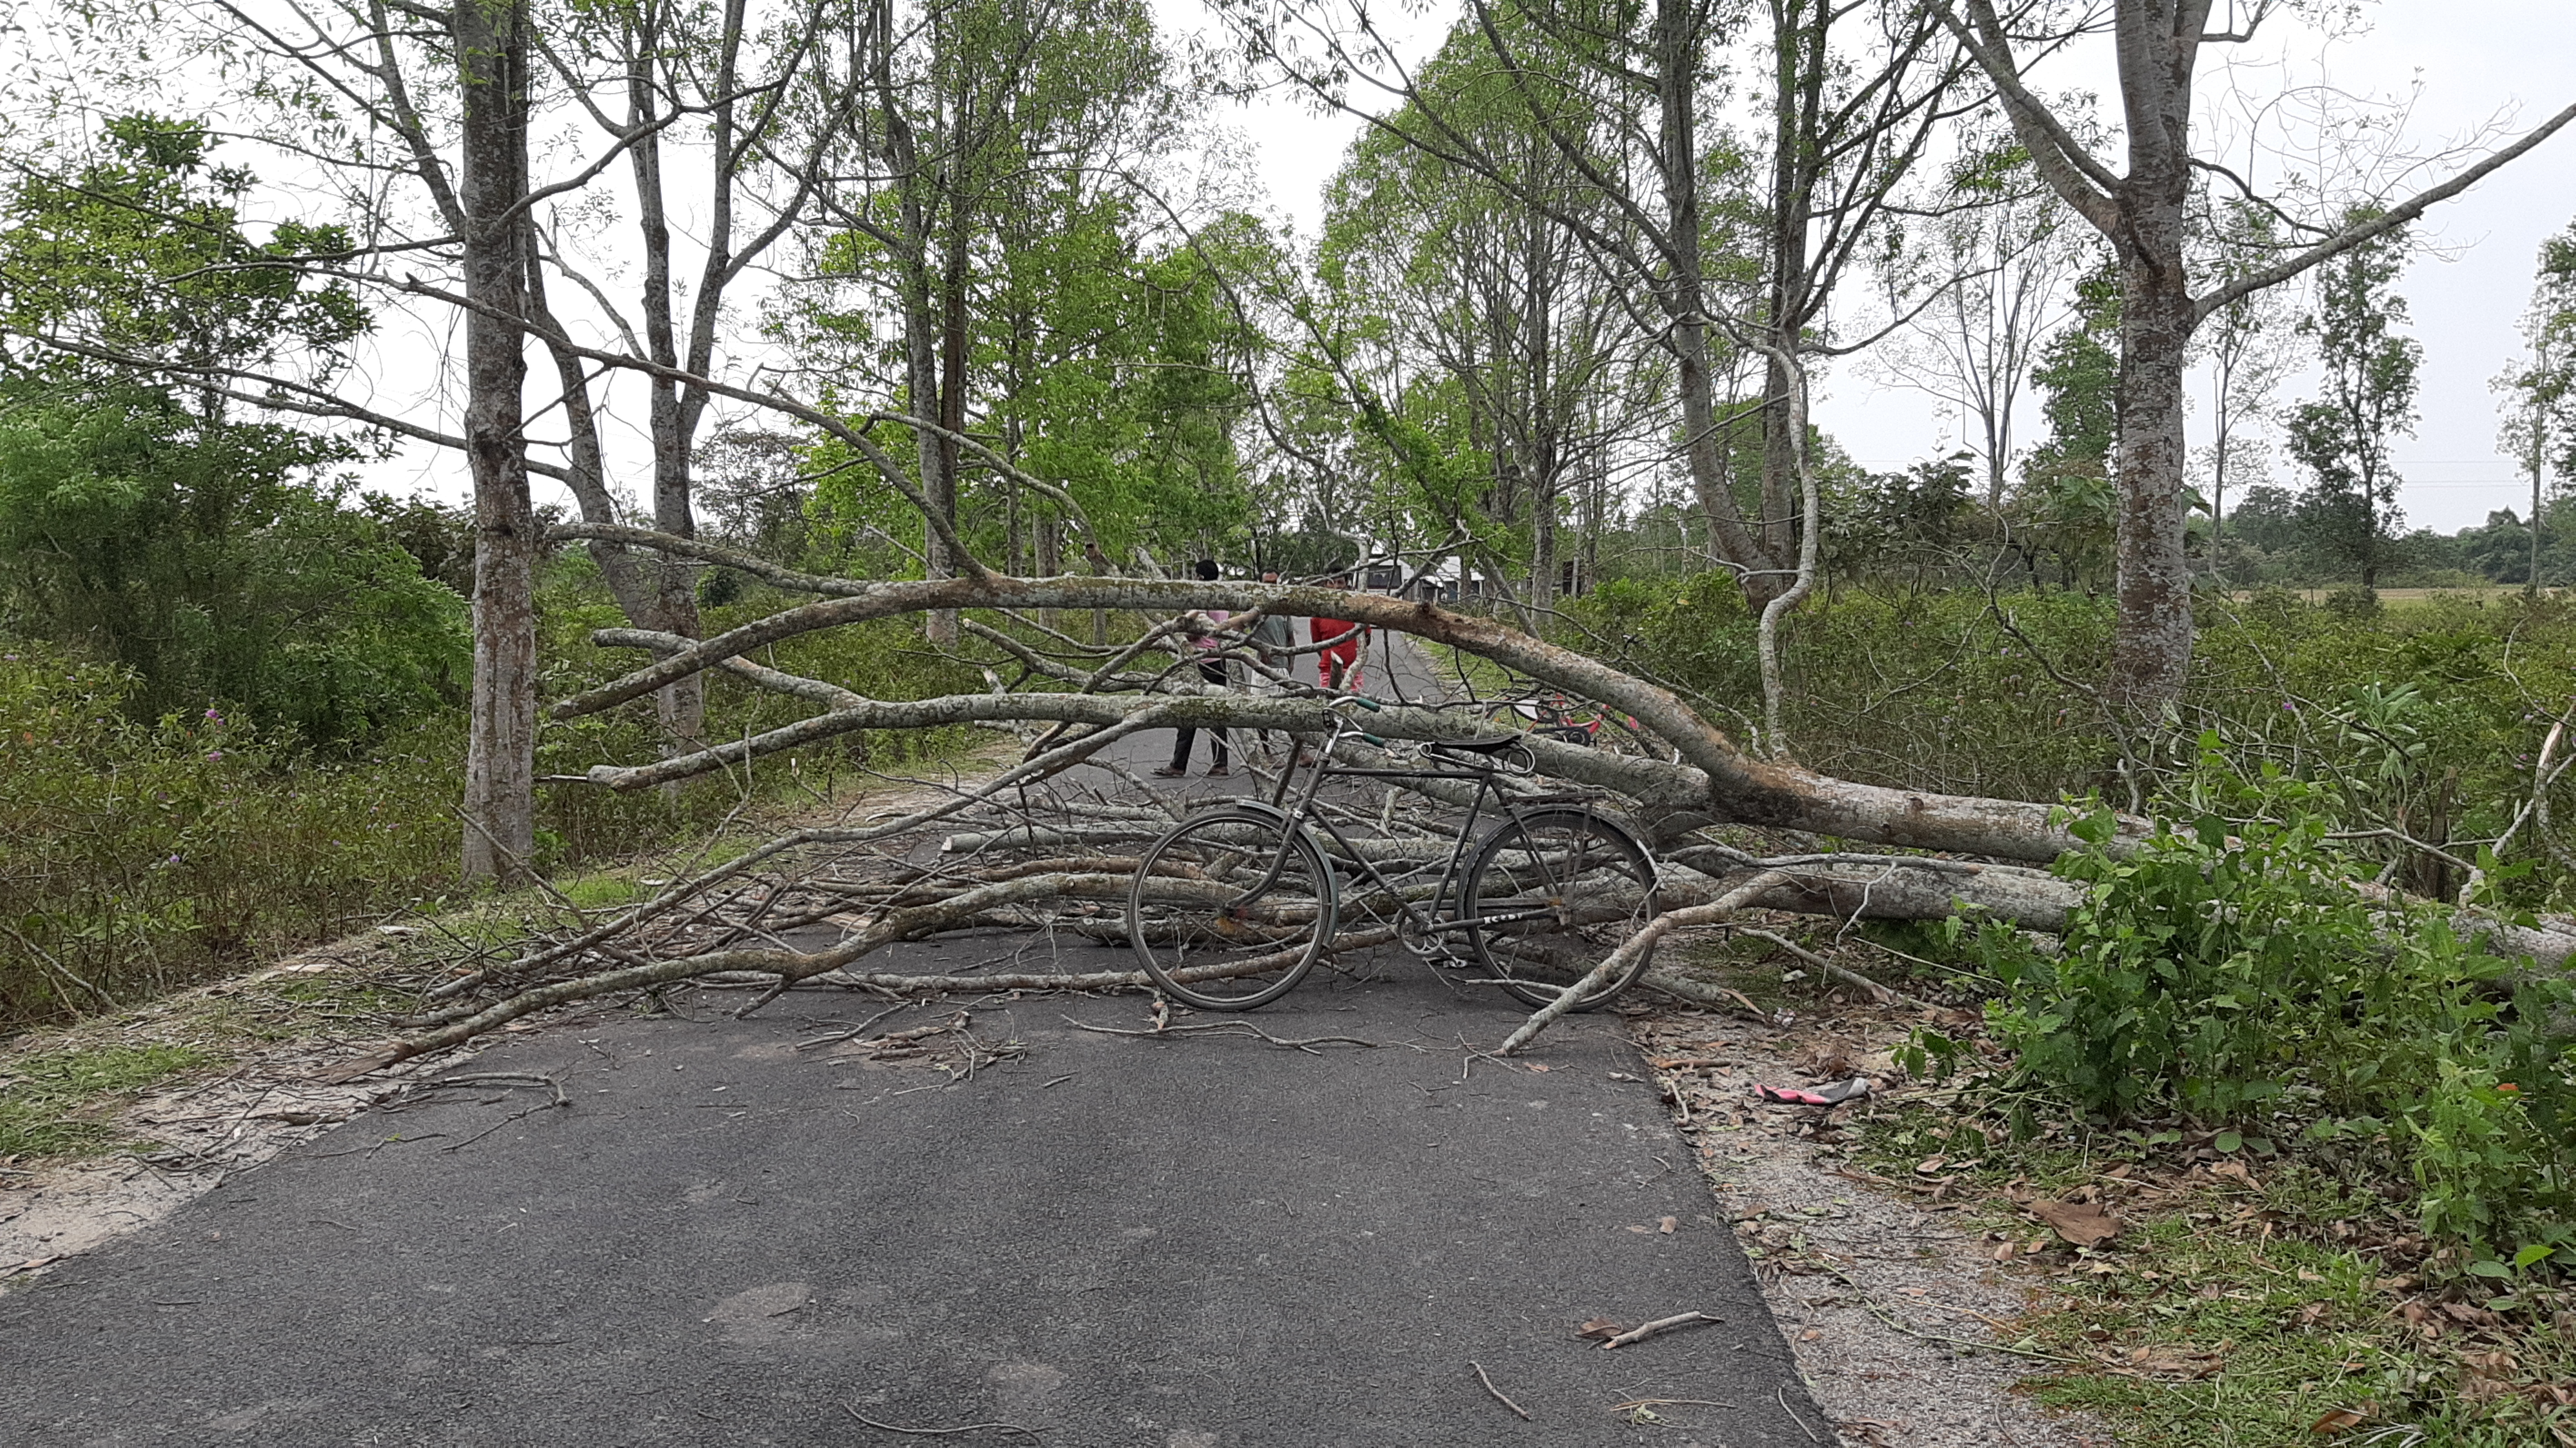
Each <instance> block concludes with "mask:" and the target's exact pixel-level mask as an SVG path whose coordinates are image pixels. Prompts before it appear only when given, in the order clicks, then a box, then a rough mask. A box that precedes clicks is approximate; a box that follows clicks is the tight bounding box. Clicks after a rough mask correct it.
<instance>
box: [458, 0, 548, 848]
mask: <svg viewBox="0 0 2576 1448" xmlns="http://www.w3.org/2000/svg"><path fill="white" fill-rule="evenodd" d="M448 27H449V36H450V38H451V40H452V42H453V44H454V46H455V56H456V90H457V99H458V102H459V122H458V128H457V168H456V169H457V186H456V195H457V208H458V212H459V216H460V219H461V220H462V222H463V225H462V227H461V228H460V240H461V241H462V248H461V249H462V253H463V269H464V273H465V298H466V302H467V309H466V314H465V414H464V433H465V456H466V460H467V461H468V463H470V464H471V466H472V468H473V472H474V688H473V695H472V698H471V701H470V709H471V722H470V725H469V727H468V731H467V736H466V749H465V807H464V813H465V841H464V870H465V878H467V879H469V880H491V879H499V880H514V879H519V878H523V877H524V876H525V875H526V874H527V872H528V869H529V862H530V861H532V860H533V859H534V858H535V857H536V839H537V819H536V736H537V611H536V559H537V549H538V543H539V539H538V537H537V520H536V512H535V509H534V508H533V507H532V506H531V504H530V501H529V497H528V440H527V433H526V430H525V413H524V411H523V408H522V402H521V393H522V392H523V391H524V390H525V388H526V385H527V377H528V360H527V335H526V333H525V331H524V330H523V327H524V324H525V321H526V316H527V307H526V302H527V279H528V268H529V262H530V257H529V255H528V247H527V239H528V227H527V224H526V215H527V207H526V202H527V197H528V119H529V114H530V92H529V74H528V49H529V44H528V42H529V28H530V27H529V19H528V11H527V4H526V0H456V5H455V8H454V9H453V10H451V11H449V12H448Z"/></svg>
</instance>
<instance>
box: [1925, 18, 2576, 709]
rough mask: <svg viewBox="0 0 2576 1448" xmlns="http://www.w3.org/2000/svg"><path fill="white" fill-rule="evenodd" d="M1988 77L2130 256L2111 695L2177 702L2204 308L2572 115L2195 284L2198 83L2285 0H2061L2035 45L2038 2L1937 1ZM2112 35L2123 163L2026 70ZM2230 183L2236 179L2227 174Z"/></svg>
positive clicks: (2271, 281) (2471, 180)
mask: <svg viewBox="0 0 2576 1448" xmlns="http://www.w3.org/2000/svg"><path fill="white" fill-rule="evenodd" d="M1932 8H1933V9H1934V10H1935V11H1936V12H1937V13H1938V14H1939V15H1940V17H1941V18H1942V20H1943V21H1944V22H1945V23H1946V24H1947V25H1948V26H1949V27H1950V29H1951V31H1952V33H1953V34H1955V35H1956V36H1957V37H1958V38H1959V41H1960V43H1961V44H1962V45H1964V46H1966V47H1967V49H1968V51H1969V53H1970V54H1971V55H1973V56H1974V57H1975V59H1976V62H1977V64H1978V65H1979V66H1980V67H1981V68H1982V69H1983V70H1984V71H1985V73H1986V76H1987V78H1988V79H1989V80H1991V81H1992V82H1993V83H1994V86H1995V89H1996V92H1997V93H1998V95H1999V97H2000V99H2001V103H2002V105H2003V109H2004V114H2005V115H2006V116H2007V117H2008V118H2010V120H2011V121H2012V126H2013V133H2014V134H2015V135H2017V136H2019V137H2020V138H2021V142H2022V145H2023V146H2025V147H2026V148H2028V149H2029V151H2030V153H2031V159H2032V162H2033V163H2034V164H2035V165H2036V166H2038V168H2039V172H2040V174H2041V175H2042V176H2044V177H2046V178H2047V180H2048V183H2049V184H2050V185H2051V186H2053V187H2055V188H2056V190H2057V192H2058V194H2059V195H2060V196H2062V197H2064V198H2065V199H2066V202H2067V204H2068V205H2070V206H2072V207H2074V208H2075V210H2076V212H2077V214H2079V215H2081V216H2082V217H2083V218H2084V219H2085V221H2086V222H2088V223H2090V224H2091V225H2092V226H2093V227H2094V228H2095V229H2096V230H2098V231H2100V232H2101V233H2102V235H2103V237H2104V238H2105V239H2107V240H2108V241H2109V242H2110V243H2111V248H2112V251H2113V253H2114V255H2115V257H2116V258H2117V261H2118V264H2119V267H2120V276H2121V287H2122V311H2121V332H2120V380H2119V399H2120V402H2119V417H2120V457H2119V477H2118V483H2119V486H2118V498H2119V529H2118V543H2117V548H2116V553H2117V568H2118V593H2119V601H2118V625H2117V637H2116V640H2115V642H2114V645H2113V649H2112V660H2111V679H2110V683H2111V692H2112V695H2113V697H2115V698H2120V699H2124V700H2126V701H2128V702H2129V703H2131V704H2132V705H2135V706H2137V707H2140V708H2143V709H2150V710H2153V709H2160V708H2162V707H2164V706H2166V705H2168V704H2170V703H2172V702H2173V701H2175V700H2177V699H2179V698H2180V697H2181V694H2182V685H2183V676H2184V671H2185V669H2186V668H2187V667H2188V665H2189V663H2190V661H2191V646H2192V625H2191V617H2192V614H2191V573H2190V566H2189V559H2188V557H2187V555H2186V553H2185V551H2184V530H2183V522H2184V518H2183V509H2184V472H2185V465H2186V463H2187V461H2188V459H2187V457H2186V454H2185V448H2184V441H2183V413H2184V404H2183V383H2184V371H2185V367H2186V364H2187V363H2188V361H2189V357H2190V350H2191V341H2192V336H2193V334H2194V333H2195V332H2197V331H2198V330H2199V327H2200V325H2201V323H2202V322H2204V321H2206V320H2207V319H2208V318H2209V316H2210V314H2211V313H2213V312H2215V311H2217V310H2218V309H2220V308H2222V307H2224V306H2226V305H2227V304H2229V303H2230V302H2233V301H2235V300H2236V299H2238V298H2240V297H2245V296H2250V295H2252V294H2253V293H2255V292H2259V291H2263V290H2265V289H2266V288H2269V287H2273V286H2277V285H2279V284H2280V283H2282V282H2284V281H2287V280H2289V279H2290V278H2292V277H2295V276H2297V275H2299V274H2300V273H2302V272H2304V271H2306V270H2308V269H2309V268H2311V267H2313V266H2316V265H2318V264H2319V263H2321V262H2324V261H2328V260H2330V259H2332V258H2334V257H2337V256H2340V255H2342V254H2343V253H2345V252H2347V251H2349V250H2351V249H2352V248H2353V247H2355V246H2359V245H2361V244H2362V243H2364V242H2367V241H2370V240H2372V239H2374V238H2376V237H2379V236H2383V235H2385V234H2387V233H2389V232H2391V231H2394V230H2396V229H2397V228H2398V227H2401V226H2403V225H2405V224H2406V223H2407V222H2409V221H2412V220H2414V219H2415V218H2416V217H2417V216H2420V215H2422V214H2423V213H2424V211H2425V210H2426V209H2427V208H2428V207H2431V206H2432V205H2434V204H2435V203H2437V202H2440V201H2443V200H2445V199H2447V198H2449V197H2452V196H2456V195H2458V194H2459V193H2460V192H2462V191H2465V190H2467V189H2468V188H2469V187H2470V186H2472V185H2474V184H2475V183H2476V182H2477V181H2478V180H2479V179H2480V178H2482V177H2484V176H2486V175H2488V174H2489V173H2491V172H2493V171H2494V170H2495V169H2496V168H2498V167H2500V166H2503V165H2505V164H2506V163H2507V162H2510V161H2512V160H2513V159H2514V158H2515V157H2517V156H2520V155H2522V154H2523V153H2524V152H2526V151H2529V150H2530V149H2531V148H2532V147H2534V146H2536V145H2538V144H2539V143H2540V142H2541V141H2543V140H2546V139H2547V138H2548V137H2549V136H2551V135H2553V134H2555V133H2556V132H2557V131H2558V130H2559V129H2560V128H2562V127H2564V126H2565V125H2566V124H2567V123H2568V122H2569V121H2571V120H2576V105H2571V106H2569V107H2567V108H2566V109H2565V110H2562V111H2560V112H2559V113H2558V114H2556V115H2554V116H2552V117H2550V118H2549V119H2548V120H2547V121H2545V122H2543V123H2542V124H2541V125H2539V126H2538V127H2536V128H2535V129H2533V130H2532V131H2530V132H2528V133H2526V134H2525V135H2524V136H2522V138H2521V139H2519V140H2517V141H2515V142H2514V143H2513V144H2511V145H2508V146H2505V147H2503V148H2502V149H2500V150H2498V151H2495V152H2493V153H2492V154H2490V155H2488V156H2487V157H2486V158H2485V159H2483V160H2481V161H2479V162H2477V163H2476V164H2474V165H2471V166H2468V167H2466V168H2464V169H2463V170H2461V171H2460V172H2459V173H2458V174H2457V175H2455V176H2453V177H2451V179H2449V180H2447V181H2445V182H2443V183H2441V184H2440V185H2437V186H2434V187H2431V188H2429V189H2427V190H2425V191H2421V192H2418V193H2417V194H2415V195H2414V196H2412V197H2408V198H2406V199H2404V200H2402V201H2398V202H2396V203H2395V204H2393V205H2389V206H2387V207H2386V208H2385V209H2383V210H2380V211H2378V212H2376V213H2375V214H2373V215H2372V216H2370V217H2369V218H2368V219H2365V220H2360V221H2355V222H2349V223H2347V224H2343V225H2340V226H2337V225H2332V224H2305V223H2303V224H2302V229H2301V236H2302V239H2303V241H2305V242H2306V244H2305V245H2304V246H2303V247H2302V248H2301V249H2299V250H2297V251H2294V252H2292V253H2291V254H2290V255H2288V256H2286V257H2283V258H2281V259H2279V260H2277V261H2274V262H2272V263H2271V264H2270V265H2268V266H2262V267H2258V268H2256V269H2254V270H2252V271H2250V272H2247V273H2246V274H2244V275H2241V276H2236V277H2232V278H2228V279H2225V280H2220V281H2216V282H2213V283H2211V284H2209V285H2207V286H2205V287H2201V286H2196V283H2195V281H2194V275H2193V274H2194V267H2193V264H2192V258H2191V254H2190V252H2191V245H2190V243H2191V235H2190V232H2191V228H2190V224H2189V210H2190V205H2189V204H2190V200H2191V195H2192V188H2193V186H2194V185H2195V183H2196V181H2197V179H2198V178H2199V177H2200V176H2201V175H2202V174H2203V173H2204V172H2205V171H2207V172H2213V173H2216V174H2221V175H2223V176H2226V177H2230V178H2232V177H2233V175H2234V173H2233V172H2231V171H2228V170H2227V169H2226V168H2225V167H2223V166H2221V165H2220V164H2219V163H2218V162H2216V161H2214V160H2210V159H2208V158H2206V157H2202V156H2200V155H2197V154H2195V152H2194V151H2193V146H2192V85H2193V78H2194V76H2195V74H2196V73H2197V71H2198V69H2199V65H2200V60H2201V50H2202V47H2204V46H2209V45H2231V44H2243V43H2245V42H2247V41H2250V40H2252V39H2253V38H2254V35H2255V33H2256V31H2257V30H2258V29H2259V28H2260V27H2261V26H2262V25H2263V23H2264V22H2265V21H2266V20H2267V19H2269V18H2271V17H2272V16H2274V15H2277V14H2279V13H2281V12H2282V11H2284V10H2286V9H2287V8H2289V6H2288V3H2287V0H2248V3H2245V4H2241V5H2231V6H2230V7H2229V14H2230V16H2231V18H2232V23H2233V24H2234V26H2235V28H2234V29H2232V30H2221V31H2213V30H2211V29H2210V12H2211V9H2212V0H2111V3H2110V5H2109V7H2108V9H2109V13H2108V23H2107V24H2103V23H2101V17H2100V15H2099V13H2098V12H2097V11H2096V9H2095V8H2094V7H2090V6H2086V7H2067V8H2066V9H2065V10H2064V12H2063V13H2064V14H2068V15H2073V16H2075V17H2076V18H2075V20H2074V21H2073V22H2072V27H2071V28H2060V29H2058V30H2057V31H2056V32H2055V33H2052V34H2048V35H2046V36H2045V37H2044V38H2043V39H2040V40H2037V41H2032V40H2031V39H2030V37H2031V34H2032V32H2033V30H2034V29H2035V28H2044V27H2043V26H2042V22H2044V21H2046V20H2048V19H2050V18H2051V16H2050V14H2049V13H2048V12H2047V11H2045V10H2044V9H2043V8H2042V7H2038V6H2025V7H2017V8H2016V9H2015V10H2014V12H2013V13H2012V14H2011V15H2010V16H2009V17H2008V16H2007V15H2006V14H2005V13H2003V12H2001V11H1999V10H1998V9H1997V7H1996V4H1995V0H1938V3H1937V4H1935V5H1934V6H1933V7H1932ZM2098 31H2107V32H2108V34H2109V35H2110V36H2111V39H2112V51H2113V58H2114V61H2115V63H2116V65H2117V67H2118V74H2119V96H2118V100H2119V108H2120V113H2121V117H2122V121H2123V125H2122V128H2121V130H2122V144H2123V146H2124V147H2125V150H2126V153H2127V156H2126V161H2127V164H2126V167H2125V169H2114V167H2113V166H2112V165H2111V164H2110V163H2108V162H2106V161H2104V160H2102V159H2101V158H2100V157H2099V156H2098V155H2096V154H2095V151H2094V148H2092V147H2090V146H2088V145H2086V144H2085V143H2084V142H2082V141H2081V140H2079V139H2078V138H2077V129H2078V128H2077V127H2075V126H2073V125H2070V123H2069V120H2068V119H2067V118H2066V117H2064V116H2061V115H2060V114H2059V112H2058V108H2057V107H2055V106H2052V105H2051V104H2050V103H2049V102H2048V101H2046V100H2043V99H2042V98H2041V97H2040V96H2039V95H2038V94H2037V93H2036V92H2034V91H2033V90H2032V89H2031V88H2030V86H2029V85H2028V84H2027V83H2026V81H2025V79H2024V76H2023V70H2024V67H2025V66H2026V65H2027V64H2029V63H2030V61H2031V60H2034V59H2036V58H2038V57H2041V56H2046V55H2050V54H2054V53H2056V52H2058V51H2060V50H2063V49H2064V48H2065V45H2066V43H2067V42H2068V41H2070V40H2072V39H2074V38H2076V36H2078V35H2080V34H2084V33H2092V32H2098ZM2230 184H2233V183H2232V181H2231V183H2230Z"/></svg>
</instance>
